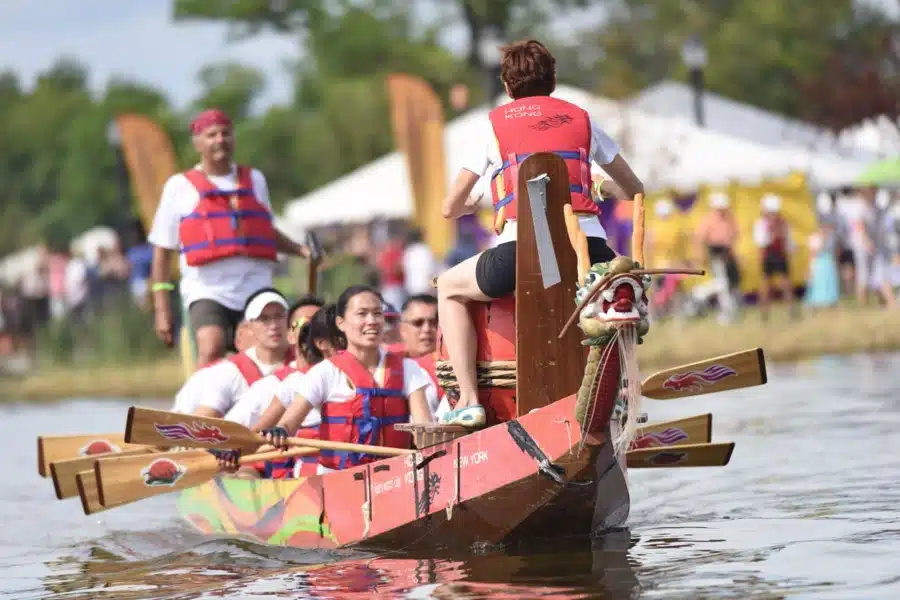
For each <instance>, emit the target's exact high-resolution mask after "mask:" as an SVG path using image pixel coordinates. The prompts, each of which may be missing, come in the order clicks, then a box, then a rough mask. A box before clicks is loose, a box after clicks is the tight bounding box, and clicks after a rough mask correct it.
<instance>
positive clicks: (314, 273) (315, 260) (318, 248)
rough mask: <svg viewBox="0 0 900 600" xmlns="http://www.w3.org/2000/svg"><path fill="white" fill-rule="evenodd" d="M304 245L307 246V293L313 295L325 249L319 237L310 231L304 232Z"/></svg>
mask: <svg viewBox="0 0 900 600" xmlns="http://www.w3.org/2000/svg"><path fill="white" fill-rule="evenodd" d="M306 246H307V247H308V248H309V272H308V278H309V279H308V281H307V282H306V288H307V293H308V294H312V295H315V294H316V288H317V284H318V282H319V265H320V264H322V256H323V255H324V254H325V251H324V250H323V249H322V243H321V242H319V237H318V236H317V235H316V234H315V233H314V232H312V231H308V232H306Z"/></svg>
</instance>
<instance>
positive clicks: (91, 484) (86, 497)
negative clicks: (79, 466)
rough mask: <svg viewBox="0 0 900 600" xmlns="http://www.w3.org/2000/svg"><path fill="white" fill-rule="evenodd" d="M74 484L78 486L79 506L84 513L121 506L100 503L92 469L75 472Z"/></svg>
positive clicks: (90, 513) (88, 513)
mask: <svg viewBox="0 0 900 600" xmlns="http://www.w3.org/2000/svg"><path fill="white" fill-rule="evenodd" d="M75 484H76V485H77V486H78V496H79V497H80V498H81V508H82V509H83V510H84V514H86V515H92V514H94V513H98V512H103V511H104V510H109V509H111V508H116V507H117V506H121V504H111V505H109V506H103V505H102V504H100V492H98V491H97V476H96V475H95V474H94V470H93V469H91V470H90V471H82V472H81V473H76V474H75Z"/></svg>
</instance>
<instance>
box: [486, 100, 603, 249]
mask: <svg viewBox="0 0 900 600" xmlns="http://www.w3.org/2000/svg"><path fill="white" fill-rule="evenodd" d="M489 118H490V120H491V126H492V127H493V129H494V135H495V136H496V138H497V145H498V146H499V148H500V157H501V159H502V160H503V164H502V165H501V166H500V168H498V169H497V170H496V171H494V174H493V175H492V176H491V195H492V196H493V201H494V210H495V211H496V213H497V215H496V219H495V221H494V229H495V231H497V233H500V231H501V230H502V229H503V223H504V222H505V221H506V220H507V219H515V218H516V212H517V211H516V197H517V195H518V183H519V163H521V162H522V161H524V160H525V159H526V158H528V157H529V156H530V155H531V154H533V153H535V152H553V153H555V154H557V155H558V156H559V157H560V158H563V159H564V160H565V161H566V168H567V169H568V172H569V192H570V193H571V200H572V210H573V211H574V212H576V213H589V214H594V215H599V214H600V207H599V206H597V204H596V203H595V202H594V201H593V199H592V198H591V159H590V151H591V121H590V116H589V115H588V113H587V111H585V110H584V109H582V108H580V107H578V106H575V105H574V104H572V103H570V102H566V101H565V100H560V99H559V98H552V97H550V96H531V97H528V98H519V99H518V100H513V101H512V102H510V103H509V104H505V105H503V106H498V107H497V108H495V109H494V110H492V111H491V112H490V115H489Z"/></svg>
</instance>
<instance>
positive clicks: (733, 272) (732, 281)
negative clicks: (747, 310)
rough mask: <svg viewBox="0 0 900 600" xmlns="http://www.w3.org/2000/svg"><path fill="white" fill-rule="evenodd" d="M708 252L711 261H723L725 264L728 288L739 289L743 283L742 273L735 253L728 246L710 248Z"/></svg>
mask: <svg viewBox="0 0 900 600" xmlns="http://www.w3.org/2000/svg"><path fill="white" fill-rule="evenodd" d="M707 252H708V253H709V259H710V261H712V260H713V259H714V258H718V259H721V260H722V261H723V262H724V263H725V277H726V278H727V279H728V287H729V289H731V290H735V289H737V287H738V285H739V284H740V283H741V271H740V269H739V268H738V263H737V260H736V259H735V258H734V252H732V251H731V248H729V247H728V246H708V247H707Z"/></svg>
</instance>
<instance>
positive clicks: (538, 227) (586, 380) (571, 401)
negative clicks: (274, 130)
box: [178, 153, 765, 550]
mask: <svg viewBox="0 0 900 600" xmlns="http://www.w3.org/2000/svg"><path fill="white" fill-rule="evenodd" d="M518 189H519V205H518V211H519V222H520V223H532V224H533V227H524V226H520V228H519V231H518V244H517V266H516V289H517V291H516V293H515V295H514V297H509V298H502V299H498V300H496V301H494V302H489V303H473V304H472V305H471V308H470V310H471V314H472V316H473V318H474V320H475V323H476V329H477V332H478V374H479V395H480V399H481V402H482V403H483V405H484V406H485V409H486V413H487V423H486V426H485V427H483V428H481V429H478V430H474V431H473V430H471V429H466V428H464V427H460V426H447V425H439V424H426V425H413V424H400V425H396V426H395V427H397V428H399V429H402V430H405V431H408V432H410V433H411V434H412V435H413V438H414V441H415V445H416V448H417V452H416V453H415V454H414V455H408V456H401V457H394V458H385V459H382V460H379V461H377V462H374V463H371V464H366V465H361V466H358V467H355V468H350V469H346V470H342V471H334V472H329V473H326V474H323V475H316V476H310V477H305V478H299V479H288V480H260V479H241V478H237V477H232V476H220V477H217V478H215V479H214V480H212V481H209V482H207V483H204V484H201V485H198V486H196V487H193V488H190V489H188V490H186V491H183V492H182V493H181V495H180V497H179V500H178V507H179V511H180V513H181V515H182V516H183V517H184V518H185V519H187V520H188V521H189V522H190V523H192V524H193V525H194V526H196V527H197V528H198V529H199V530H200V531H202V532H205V533H208V534H227V535H240V536H249V537H251V538H253V539H255V540H258V541H260V542H263V543H267V544H275V545H287V546H296V547H304V548H339V547H350V546H364V547H366V548H386V549H393V550H396V549H400V548H403V549H407V550H413V549H422V548H434V547H450V546H471V545H472V544H475V543H479V542H487V543H515V542H516V541H518V540H533V539H535V538H541V537H554V536H569V535H584V534H589V533H592V532H597V531H598V530H607V529H613V528H617V527H621V526H624V525H625V524H626V521H627V519H628V514H629V508H630V498H629V492H628V482H627V470H628V468H643V467H657V468H658V467H670V466H723V465H725V464H727V463H728V461H729V459H730V456H731V452H732V450H733V448H734V444H733V443H724V444H722V443H720V444H711V443H710V441H711V440H710V432H711V415H701V416H698V417H691V418H688V419H682V420H679V421H673V422H669V423H666V424H662V425H656V426H654V425H645V424H641V423H639V421H640V420H642V419H641V418H642V415H641V413H640V399H641V396H642V384H641V382H640V379H639V373H638V366H637V360H636V348H637V345H638V344H640V343H641V341H642V339H643V337H644V336H645V335H646V334H647V333H648V332H649V321H648V317H647V315H648V310H647V291H648V289H649V288H650V281H651V276H652V274H653V273H654V271H651V270H647V269H645V268H643V267H642V265H641V264H640V261H641V258H640V257H641V237H642V235H643V207H642V205H641V199H640V198H637V199H636V206H635V215H636V216H635V225H636V226H635V234H634V236H635V239H636V241H635V242H634V246H635V250H634V251H633V254H634V255H635V256H634V257H633V258H629V257H625V256H620V257H617V258H616V259H614V260H613V261H611V262H609V263H602V264H595V265H590V264H589V260H588V258H587V241H586V239H585V237H584V234H583V233H582V232H580V231H579V229H578V225H577V217H576V216H575V215H573V214H572V211H571V205H570V204H569V184H568V178H567V175H566V166H565V163H564V162H563V161H562V160H561V159H560V158H558V157H557V156H556V155H554V154H552V153H540V154H534V155H532V156H530V157H529V158H528V159H527V160H525V161H524V162H523V163H522V164H521V166H520V168H519V186H518ZM573 299H574V300H575V303H576V305H577V309H576V313H575V314H571V313H572V302H573ZM570 314H571V317H570ZM576 319H577V322H578V329H580V330H581V331H580V333H579V332H578V330H577V329H576V328H575V327H570V325H571V324H572V322H573V321H574V320H576ZM438 354H439V357H438V358H439V360H438V377H439V380H440V382H441V384H442V385H443V386H444V388H445V390H447V391H448V392H449V394H450V396H451V397H452V396H453V391H454V387H455V385H456V384H455V381H454V378H453V374H452V369H451V368H450V367H449V362H448V361H447V357H446V354H445V352H444V349H443V345H442V344H441V343H440V340H439V348H438ZM735 356H737V355H735ZM722 359H723V360H721V361H719V363H722V364H718V363H717V364H714V365H712V367H716V368H707V369H705V370H704V371H698V370H697V369H696V368H695V367H694V366H693V365H686V366H685V367H683V368H681V371H678V370H673V372H672V373H670V374H669V376H668V377H666V379H665V381H664V382H663V384H662V385H660V386H657V387H658V388H659V390H658V391H659V394H657V395H656V396H655V397H662V398H665V397H677V396H678V395H679V394H680V395H682V396H683V395H687V394H686V391H687V393H690V392H691V390H693V391H695V392H701V388H702V387H703V386H704V385H707V384H710V385H711V386H712V387H711V389H709V390H702V391H718V390H719V389H722V390H724V389H732V388H733V387H742V386H740V385H737V384H733V385H731V386H730V387H729V385H727V382H726V385H719V386H718V388H717V387H716V386H717V381H718V380H717V377H718V376H719V375H721V374H722V373H726V374H737V370H736V368H735V366H734V365H732V366H729V365H728V364H727V363H728V360H727V359H728V357H722ZM753 359H757V360H759V362H760V366H763V360H764V359H763V356H762V351H761V350H759V351H758V352H756V353H752V358H751V360H753ZM738 367H739V366H738ZM675 371H678V372H675ZM717 373H718V375H717ZM722 377H724V376H722ZM722 377H719V379H721V378H722ZM764 379H765V378H764V377H763V380H762V381H759V382H756V383H765V381H764ZM685 382H687V383H685ZM698 382H699V384H700V385H698ZM704 382H705V383H704ZM707 387H708V386H707Z"/></svg>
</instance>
